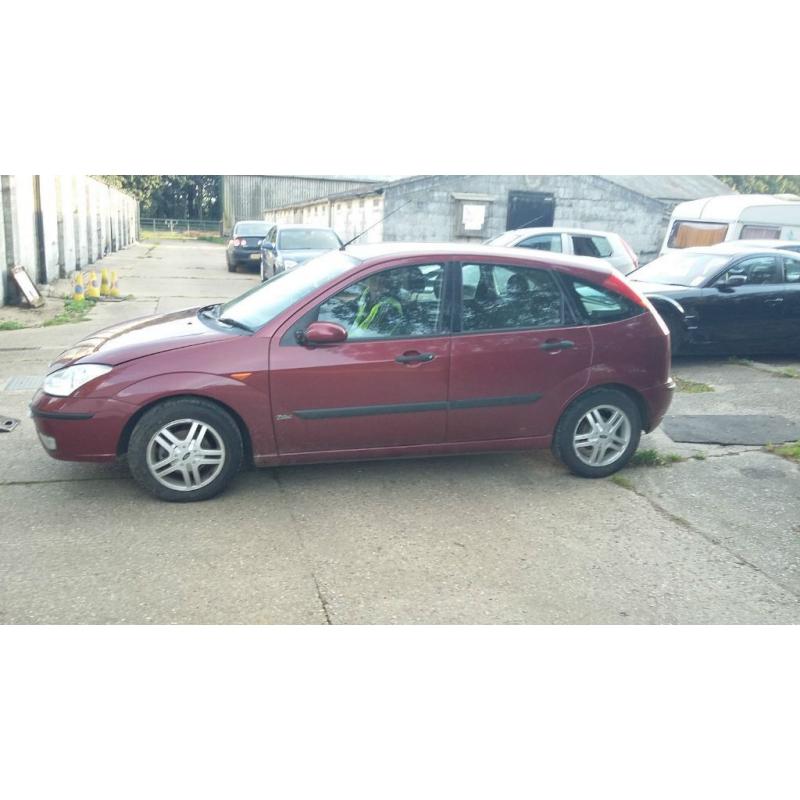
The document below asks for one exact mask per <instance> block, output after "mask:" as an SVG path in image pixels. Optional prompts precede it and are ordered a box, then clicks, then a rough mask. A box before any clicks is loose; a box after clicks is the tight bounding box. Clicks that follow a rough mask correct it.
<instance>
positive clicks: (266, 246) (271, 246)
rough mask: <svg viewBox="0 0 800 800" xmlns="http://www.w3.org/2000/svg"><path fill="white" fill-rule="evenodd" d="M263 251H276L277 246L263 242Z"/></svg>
mask: <svg viewBox="0 0 800 800" xmlns="http://www.w3.org/2000/svg"><path fill="white" fill-rule="evenodd" d="M261 249H262V250H274V249H275V245H274V244H272V242H261Z"/></svg>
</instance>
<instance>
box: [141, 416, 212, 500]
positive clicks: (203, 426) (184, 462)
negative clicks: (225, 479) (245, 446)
mask: <svg viewBox="0 0 800 800" xmlns="http://www.w3.org/2000/svg"><path fill="white" fill-rule="evenodd" d="M146 458H147V468H148V469H149V470H150V474H151V475H152V476H153V477H154V478H155V479H156V480H157V481H158V482H159V483H160V484H161V485H162V486H166V487H167V488H168V489H175V490H176V491H178V492H193V491H196V490H197V489H200V488H202V487H203V486H207V485H208V484H209V483H211V481H213V480H214V478H216V477H217V475H219V473H220V471H221V470H222V468H223V466H225V444H224V442H223V441H222V437H221V436H220V435H219V433H218V432H217V431H216V430H215V429H214V428H213V427H212V426H211V425H209V424H208V423H207V422H201V421H200V420H196V419H176V420H173V421H172V422H170V423H168V424H167V425H165V426H164V427H163V428H161V430H159V431H158V432H157V433H155V434H154V435H153V436H152V437H151V439H150V441H149V442H148V445H147V453H146Z"/></svg>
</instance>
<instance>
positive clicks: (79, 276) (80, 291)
mask: <svg viewBox="0 0 800 800" xmlns="http://www.w3.org/2000/svg"><path fill="white" fill-rule="evenodd" d="M72 299H73V300H83V299H84V288H83V273H82V272H81V271H80V270H78V271H77V272H76V273H75V281H74V283H73V284H72Z"/></svg>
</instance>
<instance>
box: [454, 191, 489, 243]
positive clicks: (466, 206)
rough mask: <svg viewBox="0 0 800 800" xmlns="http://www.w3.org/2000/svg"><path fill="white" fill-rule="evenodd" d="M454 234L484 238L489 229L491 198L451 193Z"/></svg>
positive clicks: (467, 237)
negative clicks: (453, 210)
mask: <svg viewBox="0 0 800 800" xmlns="http://www.w3.org/2000/svg"><path fill="white" fill-rule="evenodd" d="M452 197H453V201H454V204H455V231H454V232H455V235H456V237H457V238H461V239H473V238H474V239H485V238H486V237H487V235H488V231H489V212H490V206H491V202H492V200H491V198H490V197H488V196H486V195H480V194H453V195H452Z"/></svg>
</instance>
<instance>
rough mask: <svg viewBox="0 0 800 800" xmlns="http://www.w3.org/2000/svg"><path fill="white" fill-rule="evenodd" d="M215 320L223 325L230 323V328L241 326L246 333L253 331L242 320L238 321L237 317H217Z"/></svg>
mask: <svg viewBox="0 0 800 800" xmlns="http://www.w3.org/2000/svg"><path fill="white" fill-rule="evenodd" d="M217 322H221V323H222V324H223V325H230V326H231V327H232V328H241V329H242V330H243V331H247V332H248V333H252V332H253V329H252V328H250V327H248V326H247V325H245V324H244V322H239V320H238V319H233V317H217Z"/></svg>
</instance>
